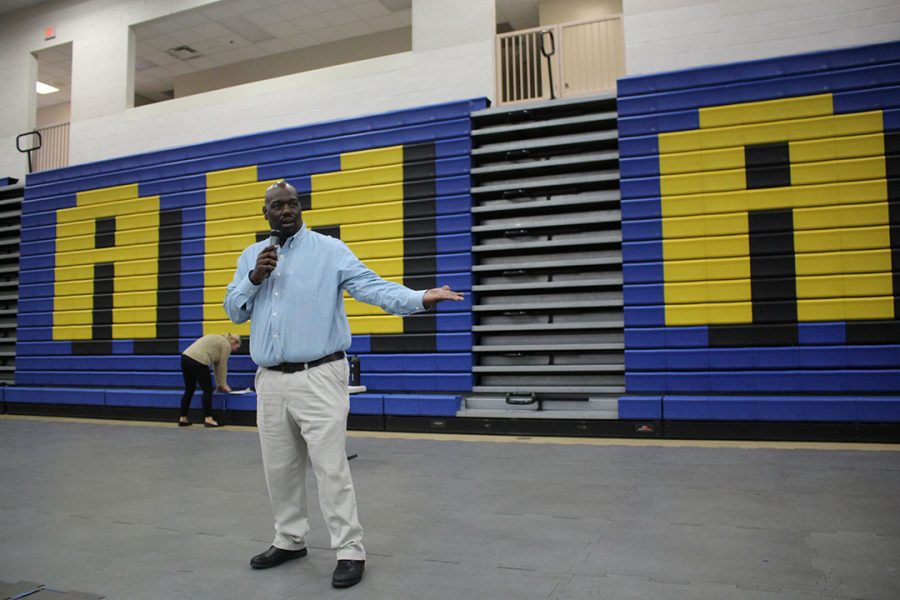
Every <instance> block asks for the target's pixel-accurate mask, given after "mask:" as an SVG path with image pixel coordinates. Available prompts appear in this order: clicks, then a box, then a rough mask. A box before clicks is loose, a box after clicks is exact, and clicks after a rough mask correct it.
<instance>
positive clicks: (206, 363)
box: [178, 333, 241, 427]
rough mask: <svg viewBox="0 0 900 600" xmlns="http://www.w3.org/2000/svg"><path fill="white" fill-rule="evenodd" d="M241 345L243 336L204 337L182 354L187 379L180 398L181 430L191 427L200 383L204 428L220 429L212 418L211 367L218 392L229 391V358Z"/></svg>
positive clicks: (182, 364)
mask: <svg viewBox="0 0 900 600" xmlns="http://www.w3.org/2000/svg"><path fill="white" fill-rule="evenodd" d="M240 345H241V337H240V336H238V335H234V334H231V333H223V334H210V335H204V336H203V337H202V338H200V339H199V340H197V341H196V342H194V343H193V344H191V345H190V346H188V347H187V349H185V351H184V352H182V353H181V374H182V375H183V376H184V395H183V396H182V397H181V418H180V419H179V420H178V426H179V427H186V426H188V425H190V424H191V422H190V420H188V409H190V407H191V399H192V398H193V397H194V388H196V387H197V384H198V383H199V384H200V389H201V390H203V426H204V427H220V425H219V424H218V423H217V422H216V420H215V419H213V416H212V394H213V384H212V379H210V376H209V368H210V366H212V367H213V369H214V370H215V372H216V383H217V384H218V389H219V391H222V392H230V391H231V388H230V387H228V357H230V356H231V353H232V352H234V351H235V350H237V349H238V348H239V347H240Z"/></svg>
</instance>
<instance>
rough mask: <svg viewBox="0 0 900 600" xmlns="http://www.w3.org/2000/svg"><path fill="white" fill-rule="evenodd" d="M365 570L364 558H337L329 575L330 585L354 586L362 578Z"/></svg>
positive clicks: (337, 586)
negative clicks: (335, 564)
mask: <svg viewBox="0 0 900 600" xmlns="http://www.w3.org/2000/svg"><path fill="white" fill-rule="evenodd" d="M365 570H366V561H364V560H339V561H338V564H337V567H335V569H334V573H333V574H332V575H331V585H332V586H333V587H336V588H348V587H350V586H354V585H356V584H357V583H359V582H360V580H362V574H363V571H365Z"/></svg>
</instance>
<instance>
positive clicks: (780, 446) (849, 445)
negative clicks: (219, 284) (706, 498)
mask: <svg viewBox="0 0 900 600" xmlns="http://www.w3.org/2000/svg"><path fill="white" fill-rule="evenodd" d="M0 421H46V422H56V423H90V424H94V425H118V426H126V427H155V428H169V429H176V428H178V425H177V424H176V423H175V422H174V421H173V422H171V423H163V422H159V421H131V420H121V419H89V418H86V419H82V418H76V417H52V416H44V415H0ZM195 425H198V427H196V428H191V429H195V430H196V429H199V430H202V431H209V432H211V433H227V432H228V431H244V432H256V431H257V429H256V427H255V426H247V425H227V426H225V427H222V428H217V429H207V428H205V427H203V426H202V424H200V423H196V424H195ZM182 429H184V430H188V428H182ZM347 437H348V438H353V439H384V440H424V441H438V442H479V443H494V444H537V445H551V446H630V447H638V448H646V447H659V448H738V449H749V450H821V451H830V452H837V451H842V452H845V451H853V452H900V444H878V443H865V442H791V441H754V440H677V439H660V438H593V437H592V438H580V437H552V436H523V435H508V436H506V435H482V434H463V433H405V432H400V431H348V432H347Z"/></svg>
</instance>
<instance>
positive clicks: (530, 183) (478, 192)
mask: <svg viewBox="0 0 900 600" xmlns="http://www.w3.org/2000/svg"><path fill="white" fill-rule="evenodd" d="M618 182H619V171H618V170H616V171H598V172H596V173H589V174H586V175H585V174H576V175H558V176H554V177H534V178H529V179H517V180H514V181H503V182H500V183H495V184H491V185H479V186H475V187H473V188H472V189H471V193H472V195H473V196H486V195H490V194H494V195H497V194H501V195H503V197H506V198H509V197H515V196H528V195H529V194H528V192H532V193H533V192H535V191H537V190H553V189H559V188H565V189H573V188H574V189H591V188H595V187H597V186H600V185H607V186H608V185H609V184H610V183H614V184H618ZM616 187H618V185H616Z"/></svg>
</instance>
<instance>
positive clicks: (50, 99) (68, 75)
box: [36, 43, 72, 108]
mask: <svg viewBox="0 0 900 600" xmlns="http://www.w3.org/2000/svg"><path fill="white" fill-rule="evenodd" d="M36 56H37V63H38V73H37V80H38V81H41V82H43V83H47V84H50V85H52V86H53V87H57V88H59V91H58V92H54V93H53V94H47V95H41V94H38V96H37V105H38V108H44V107H45V106H52V105H54V104H61V103H63V102H68V101H69V99H70V98H71V93H70V92H71V89H72V44H71V43H69V44H60V45H59V46H54V47H52V48H47V49H46V50H41V51H40V52H38V53H36Z"/></svg>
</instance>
